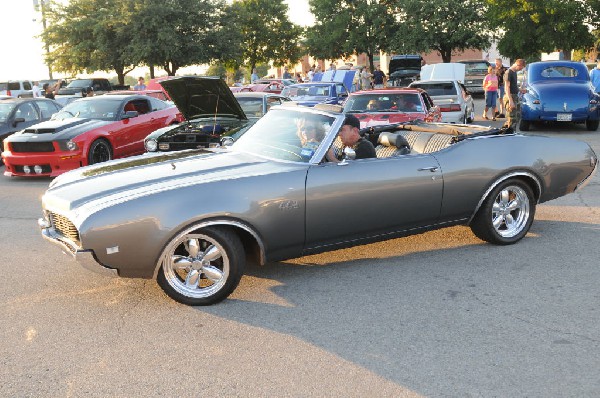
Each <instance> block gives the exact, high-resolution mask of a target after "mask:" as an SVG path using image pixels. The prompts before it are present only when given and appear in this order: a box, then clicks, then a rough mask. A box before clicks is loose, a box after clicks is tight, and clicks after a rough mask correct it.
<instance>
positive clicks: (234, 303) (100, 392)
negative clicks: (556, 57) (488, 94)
mask: <svg viewBox="0 0 600 398" xmlns="http://www.w3.org/2000/svg"><path fill="white" fill-rule="evenodd" d="M482 105H483V103H482V100H481V99H477V101H476V115H477V119H476V122H477V123H480V124H490V125H498V126H499V125H501V124H502V123H503V121H504V120H503V119H498V121H496V122H493V121H482V119H481V113H482V109H483V108H482ZM530 134H544V135H550V136H560V137H571V138H574V139H579V140H584V141H587V142H588V143H590V144H591V145H592V147H593V148H594V150H595V151H596V153H598V154H600V132H588V131H586V130H585V127H583V126H581V125H564V126H543V127H542V129H538V130H533V131H531V132H530ZM0 171H3V166H0ZM49 181H50V180H48V179H42V180H29V179H18V178H9V177H5V176H0V264H1V266H2V269H3V275H4V277H3V282H2V283H0V319H1V322H2V328H0V362H1V365H2V366H1V367H0V379H1V381H2V383H0V396H2V397H82V396H85V397H107V396H110V397H165V396H166V397H198V396H204V397H222V396H227V397H231V396H239V397H257V396H258V397H268V396H276V397H309V396H310V397H312V396H314V397H418V396H425V397H597V396H600V378H599V377H598V374H599V373H600V314H599V311H600V306H599V303H600V294H599V289H598V285H599V282H600V269H599V267H598V263H599V261H598V250H597V247H598V242H600V177H599V175H598V174H596V175H595V176H594V178H593V179H592V181H591V182H590V184H588V186H587V187H585V188H584V189H583V190H582V191H579V192H577V193H574V194H572V195H569V196H567V197H564V198H560V199H557V200H554V201H551V202H548V203H545V204H542V205H539V206H538V209H537V213H536V217H535V221H534V223H533V226H532V228H531V231H530V233H529V234H528V235H527V237H526V238H525V239H523V240H522V241H521V242H519V243H518V244H516V245H513V246H508V247H498V246H493V245H490V244H485V243H483V242H481V241H479V240H478V239H477V238H475V236H474V235H473V234H472V233H471V231H470V230H469V229H468V228H467V227H453V228H448V229H445V230H440V231H435V232H430V233H425V234H421V235H417V236H413V237H409V238H403V239H395V240H390V241H387V242H381V243H377V244H372V245H365V246H359V247H355V248H352V249H347V250H338V251H335V252H331V253H326V254H321V255H315V256H309V257H303V258H299V259H294V260H290V261H285V262H279V263H270V264H267V265H266V266H264V267H256V268H251V269H249V270H248V272H247V274H246V275H245V276H244V277H243V279H242V281H241V283H240V286H239V287H238V288H237V289H236V291H235V292H234V293H233V295H232V296H231V297H230V298H229V299H227V300H225V301H224V302H223V303H221V304H218V305H215V306H212V307H202V308H193V307H187V306H183V305H180V304H178V303H176V302H174V301H172V300H170V299H169V298H168V297H167V296H166V295H165V294H164V293H163V292H162V290H161V289H160V288H159V287H158V285H157V284H156V283H155V282H154V281H151V280H148V281H147V280H127V279H108V278H105V277H103V276H100V275H96V274H93V273H90V272H88V271H86V270H84V269H81V268H80V267H78V266H77V265H75V264H74V263H73V262H72V261H70V259H69V258H67V257H66V256H65V255H63V254H62V253H61V252H60V251H59V250H57V249H56V248H55V247H53V246H51V245H49V244H48V243H46V242H45V241H43V239H42V238H41V237H40V234H39V231H38V229H37V224H36V220H37V218H38V217H39V216H40V201H39V199H40V196H41V195H42V194H43V192H44V190H45V188H46V187H47V186H48V183H49Z"/></svg>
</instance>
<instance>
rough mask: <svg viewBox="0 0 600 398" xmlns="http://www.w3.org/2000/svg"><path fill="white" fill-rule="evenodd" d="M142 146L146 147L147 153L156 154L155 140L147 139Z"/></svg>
mask: <svg viewBox="0 0 600 398" xmlns="http://www.w3.org/2000/svg"><path fill="white" fill-rule="evenodd" d="M144 145H145V146H146V150H147V151H148V152H156V150H157V149H158V142H156V140H155V139H149V140H148V141H146V142H145V143H144Z"/></svg>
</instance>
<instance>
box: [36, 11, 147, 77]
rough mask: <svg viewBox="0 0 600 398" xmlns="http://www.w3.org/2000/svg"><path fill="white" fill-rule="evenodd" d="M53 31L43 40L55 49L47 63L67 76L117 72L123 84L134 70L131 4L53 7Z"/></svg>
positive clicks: (44, 34)
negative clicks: (128, 48) (130, 25)
mask: <svg viewBox="0 0 600 398" xmlns="http://www.w3.org/2000/svg"><path fill="white" fill-rule="evenodd" d="M47 7H49V10H50V12H47V13H46V17H47V19H48V21H49V27H48V28H47V29H46V30H45V32H44V33H43V34H42V40H43V41H44V42H45V43H46V44H47V45H48V46H49V48H50V49H51V51H50V53H49V54H48V56H47V60H46V61H47V63H48V62H49V63H50V64H52V65H53V68H54V69H55V70H56V71H59V72H63V73H73V74H75V73H80V72H88V73H89V72H93V71H97V70H103V71H115V72H116V73H117V76H118V79H119V83H120V84H123V81H124V77H125V75H126V74H127V73H129V72H131V70H133V68H134V66H135V65H134V64H133V62H132V57H131V56H130V54H129V53H128V51H127V46H126V44H123V43H129V42H130V41H131V40H132V35H133V34H134V32H133V31H131V29H129V26H128V23H129V22H128V21H130V19H131V17H132V10H131V8H130V7H129V1H128V0H71V1H70V2H69V3H67V4H62V3H49V4H48V5H47Z"/></svg>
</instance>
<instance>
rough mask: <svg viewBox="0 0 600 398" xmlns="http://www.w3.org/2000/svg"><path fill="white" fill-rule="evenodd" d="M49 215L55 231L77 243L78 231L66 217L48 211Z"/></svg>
mask: <svg viewBox="0 0 600 398" xmlns="http://www.w3.org/2000/svg"><path fill="white" fill-rule="evenodd" d="M49 216H50V220H51V221H52V226H53V227H54V229H55V230H56V231H57V232H59V233H60V234H61V235H62V236H64V237H65V238H67V239H69V240H71V241H72V242H73V243H76V244H79V231H77V228H75V225H73V223H72V222H71V221H69V219H68V218H67V217H64V216H61V215H60V214H56V213H50V214H49Z"/></svg>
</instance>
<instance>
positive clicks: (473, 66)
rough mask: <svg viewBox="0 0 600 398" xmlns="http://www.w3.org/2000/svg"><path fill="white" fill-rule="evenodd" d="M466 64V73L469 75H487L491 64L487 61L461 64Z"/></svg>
mask: <svg viewBox="0 0 600 398" xmlns="http://www.w3.org/2000/svg"><path fill="white" fill-rule="evenodd" d="M461 63H464V64H465V73H466V74H467V75H481V74H483V75H485V74H486V73H487V68H488V66H489V64H488V63H487V62H485V61H481V62H461Z"/></svg>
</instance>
